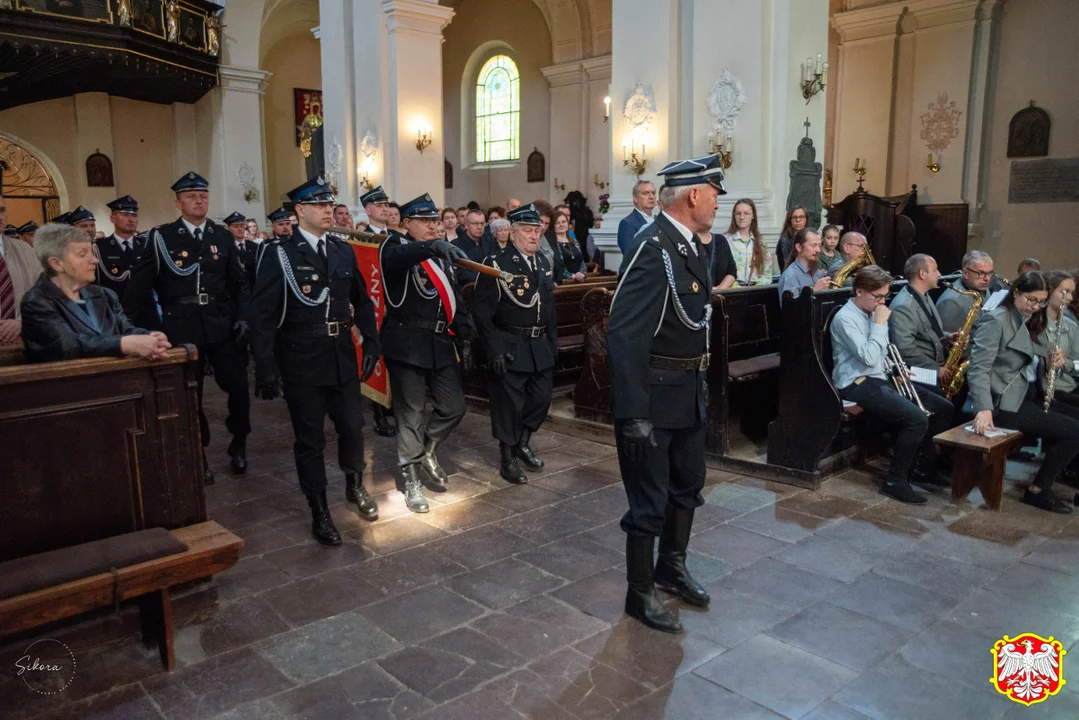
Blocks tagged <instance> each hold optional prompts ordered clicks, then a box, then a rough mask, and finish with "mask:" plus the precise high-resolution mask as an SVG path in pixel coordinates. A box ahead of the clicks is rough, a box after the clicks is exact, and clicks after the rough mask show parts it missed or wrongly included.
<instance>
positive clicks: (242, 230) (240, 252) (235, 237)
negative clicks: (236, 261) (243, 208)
mask: <svg viewBox="0 0 1079 720" xmlns="http://www.w3.org/2000/svg"><path fill="white" fill-rule="evenodd" d="M224 223H225V227H226V228H228V231H229V234H231V235H232V242H233V248H234V249H235V250H236V255H237V256H239V258H240V265H242V266H243V269H244V275H245V276H246V277H247V284H248V286H249V287H251V288H252V289H254V287H255V254H256V253H257V251H258V246H257V245H256V244H255V243H253V242H248V241H247V240H246V239H245V238H246V237H247V218H245V217H244V216H243V215H241V214H240V213H238V212H234V213H232V214H231V215H229V216H228V217H227V218H225V220H224Z"/></svg>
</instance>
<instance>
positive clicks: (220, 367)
mask: <svg viewBox="0 0 1079 720" xmlns="http://www.w3.org/2000/svg"><path fill="white" fill-rule="evenodd" d="M198 350H199V356H200V357H203V358H206V359H207V360H208V361H209V363H210V365H211V366H212V367H213V369H214V381H215V382H216V383H217V386H218V387H219V388H221V389H222V390H224V391H225V392H226V393H228V396H229V414H228V417H226V418H225V427H227V428H228V431H229V432H230V433H232V434H233V435H240V436H247V435H249V434H250V433H251V393H250V391H249V390H248V387H247V358H248V355H247V343H246V342H226V343H220V344H217V345H206V346H203V347H200V348H199V349H198ZM202 367H203V366H202V364H201V363H200V364H199V430H200V431H201V432H202V446H203V447H207V446H208V445H209V444H210V423H209V422H208V421H207V420H206V413H204V412H203V411H202V384H203V381H204V379H205V378H204V376H203V374H202Z"/></svg>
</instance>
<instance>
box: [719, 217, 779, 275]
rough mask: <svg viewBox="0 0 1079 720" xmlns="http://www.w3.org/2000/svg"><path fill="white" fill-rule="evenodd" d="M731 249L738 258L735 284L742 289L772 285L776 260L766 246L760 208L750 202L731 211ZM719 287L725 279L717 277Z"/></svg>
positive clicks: (728, 235) (728, 231)
mask: <svg viewBox="0 0 1079 720" xmlns="http://www.w3.org/2000/svg"><path fill="white" fill-rule="evenodd" d="M724 237H725V238H726V239H727V245H728V247H729V248H730V254H731V256H732V257H733V258H734V262H735V267H736V270H737V272H736V273H735V281H736V282H737V283H738V284H739V285H742V286H746V285H767V284H768V283H770V282H772V258H771V257H770V255H769V253H768V248H766V247H765V246H764V238H763V237H761V231H760V229H758V227H757V206H756V205H755V204H754V203H753V201H752V200H750V199H749V198H742V199H741V200H739V201H738V202H736V203H735V204H734V208H733V209H732V210H731V224H730V225H729V226H728V227H727V234H726V235H724ZM712 278H713V280H712V282H713V283H715V284H716V285H720V284H722V283H720V282H717V281H718V280H719V279H721V276H719V275H713V276H712Z"/></svg>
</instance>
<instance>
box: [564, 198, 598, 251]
mask: <svg viewBox="0 0 1079 720" xmlns="http://www.w3.org/2000/svg"><path fill="white" fill-rule="evenodd" d="M562 202H564V203H565V204H566V205H568V206H569V212H570V218H569V223H570V227H571V228H573V239H574V240H576V241H577V245H578V247H580V248H581V253H582V254H583V255H584V257H585V259H586V260H588V259H591V258H592V256H593V255H594V254H595V253H594V250H595V247H594V245H595V244H594V243H593V242H592V241H591V239H590V238H591V231H592V226H593V225H594V224H595V220H596V216H595V215H594V214H593V213H592V210H591V208H589V207H588V198H586V197H585V196H584V193H582V192H581V191H580V190H570V191H569V192H568V193H566V197H565V198H564V199H563V200H562Z"/></svg>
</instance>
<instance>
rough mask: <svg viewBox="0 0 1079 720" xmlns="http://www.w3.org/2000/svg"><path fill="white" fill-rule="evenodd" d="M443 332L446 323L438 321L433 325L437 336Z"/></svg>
mask: <svg viewBox="0 0 1079 720" xmlns="http://www.w3.org/2000/svg"><path fill="white" fill-rule="evenodd" d="M444 332H446V321H445V320H439V321H438V322H436V323H435V334H436V335H438V334H440V333H444Z"/></svg>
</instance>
